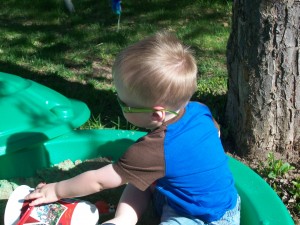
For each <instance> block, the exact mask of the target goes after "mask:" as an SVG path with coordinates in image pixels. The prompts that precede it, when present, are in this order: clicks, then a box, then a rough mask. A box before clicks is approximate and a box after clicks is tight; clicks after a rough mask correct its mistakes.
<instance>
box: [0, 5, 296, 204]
mask: <svg viewBox="0 0 300 225" xmlns="http://www.w3.org/2000/svg"><path fill="white" fill-rule="evenodd" d="M109 2H110V1H109V0H106V1H99V0H97V1H96V0H82V1H78V0H73V3H74V5H75V10H76V12H75V13H72V14H70V13H69V12H68V11H67V10H66V8H65V6H64V4H63V1H62V0H49V1H44V0H31V1H27V0H6V1H0V8H1V10H0V30H1V32H0V71H1V72H7V73H12V74H15V75H18V76H21V77H24V78H28V79H31V80H34V81H36V82H38V83H41V84H43V85H46V86H48V87H50V88H52V89H54V90H56V91H58V92H60V93H62V94H63V95H65V96H67V97H69V98H75V99H78V100H81V101H83V102H85V103H86V104H87V105H88V106H89V108H90V110H91V114H92V116H91V119H90V120H89V121H88V122H87V123H86V124H85V125H84V126H82V127H81V128H84V129H97V128H115V129H137V128H135V127H133V126H132V125H130V124H128V123H127V122H126V121H125V119H124V118H123V116H122V113H121V111H120V109H119V107H118V104H117V100H116V99H115V90H114V87H113V85H112V79H111V66H112V64H113V60H114V58H115V56H116V54H118V52H120V51H121V50H122V49H123V48H125V47H126V46H128V45H130V44H132V43H134V42H136V41H138V40H140V39H141V38H143V37H145V36H148V35H150V34H152V33H154V32H155V31H158V30H161V29H167V30H170V31H173V32H175V33H176V34H177V36H178V37H179V38H180V39H182V40H183V41H184V43H185V44H187V45H189V46H191V48H192V49H193V50H194V52H195V57H196V59H197V62H198V68H199V78H198V91H197V92H196V93H195V95H194V96H193V100H198V101H202V102H204V103H205V104H207V105H208V106H209V107H210V108H211V110H212V113H213V115H214V117H215V118H216V119H217V121H218V122H219V123H221V125H222V124H223V122H224V112H225V103H226V93H227V70H226V56H225V51H226V44H227V39H228V36H229V33H230V27H231V26H230V18H231V1H229V0H228V1H226V0H185V1H182V0H173V1H171V0H149V1H145V0H123V2H122V7H123V11H122V15H121V25H120V30H119V31H117V20H118V16H117V15H115V14H113V12H112V10H111V8H110V4H109ZM12 119H13V118H12ZM221 127H222V129H223V131H222V133H223V134H224V133H225V134H226V132H227V130H226V127H223V126H221ZM225 137H226V135H225ZM269 160H271V158H269ZM272 162H273V164H272V165H270V164H269V167H270V168H269V173H270V172H272V171H273V172H276V173H277V172H280V171H281V169H282V168H281V167H284V168H283V169H285V166H284V165H283V164H280V165H279V162H278V161H274V160H273V161H272ZM270 163H271V161H270ZM272 166H273V167H272ZM276 166H279V169H278V170H276V171H274V170H275V167H276ZM265 168H267V165H266V166H265ZM263 173H266V170H262V174H263ZM269 173H268V174H269ZM268 174H267V175H268ZM267 175H266V176H267ZM293 182H294V187H295V188H294V189H292V190H291V192H293V193H294V195H295V196H298V197H297V199H299V179H298V180H295V181H293ZM298 209H299V204H298Z"/></svg>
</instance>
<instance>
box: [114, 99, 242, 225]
mask: <svg viewBox="0 0 300 225" xmlns="http://www.w3.org/2000/svg"><path fill="white" fill-rule="evenodd" d="M114 168H115V170H116V171H117V172H118V173H119V174H120V176H121V177H122V178H124V179H127V180H128V181H129V182H131V183H132V184H133V185H135V186H136V187H138V188H139V189H141V190H145V189H146V188H147V187H149V186H150V185H151V183H153V182H155V183H156V189H157V190H158V191H159V192H160V193H162V194H163V195H165V196H166V198H167V202H168V204H169V205H170V206H171V207H172V208H173V209H174V210H175V211H177V212H179V213H182V214H183V215H184V214H187V215H192V216H195V217H198V218H200V219H201V220H204V221H207V222H211V221H215V220H219V219H220V218H221V217H222V216H223V215H224V213H225V212H226V211H228V210H230V209H232V208H233V207H234V206H235V204H236V201H237V191H236V189H235V186H234V180H233V177H232V174H231V172H230V170H229V167H228V157H227V155H226V154H225V152H224V149H223V147H222V143H221V141H220V138H219V135H218V129H217V128H216V126H215V124H214V122H213V118H212V115H211V112H210V111H209V109H208V107H207V106H205V105H203V104H201V103H198V102H190V103H189V104H188V105H187V106H186V107H185V110H184V112H181V114H180V116H178V117H177V118H174V119H172V120H171V121H167V122H166V123H165V124H164V125H163V126H162V127H160V128H158V129H156V130H154V131H152V132H150V133H149V134H148V135H146V136H145V137H143V138H141V139H140V140H138V141H137V143H135V144H134V145H133V146H131V147H130V148H129V150H128V151H127V152H126V153H125V154H124V156H123V157H122V158H121V159H120V160H119V161H118V162H117V163H116V164H114Z"/></svg>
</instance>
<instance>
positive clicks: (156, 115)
mask: <svg viewBox="0 0 300 225" xmlns="http://www.w3.org/2000/svg"><path fill="white" fill-rule="evenodd" d="M154 109H155V110H157V111H154V112H153V113H152V120H154V121H157V122H163V121H164V119H165V116H166V113H165V111H164V108H163V107H160V106H156V107H154Z"/></svg>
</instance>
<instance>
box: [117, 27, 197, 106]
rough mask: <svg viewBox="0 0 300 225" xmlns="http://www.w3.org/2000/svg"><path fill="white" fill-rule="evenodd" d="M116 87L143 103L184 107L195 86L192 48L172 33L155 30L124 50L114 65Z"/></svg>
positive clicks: (195, 66) (195, 69)
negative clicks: (122, 88) (149, 35)
mask: <svg viewBox="0 0 300 225" xmlns="http://www.w3.org/2000/svg"><path fill="white" fill-rule="evenodd" d="M113 76H114V80H115V84H116V86H118V84H121V85H122V86H123V87H125V88H126V89H127V90H128V91H129V93H131V94H133V96H135V97H137V98H139V99H140V100H142V101H143V102H145V103H146V104H148V105H149V104H152V105H153V106H154V105H157V104H158V105H161V106H163V107H169V108H170V109H179V108H181V107H183V106H184V105H185V104H186V103H187V102H188V101H189V100H190V98H191V97H192V95H193V94H194V92H195V91H196V88H197V65H196V61H195V59H194V57H193V54H192V51H191V50H190V49H189V48H188V47H186V46H184V45H183V44H182V43H181V42H180V41H179V40H178V39H177V38H176V37H175V36H174V35H172V34H170V33H168V32H158V33H156V34H155V35H154V36H151V37H148V38H146V39H144V40H142V41H139V42H137V43H136V44H133V45H131V46H129V47H128V48H126V49H125V50H123V51H122V52H121V53H120V54H119V55H118V56H117V58H116V61H115V63H114V65H113Z"/></svg>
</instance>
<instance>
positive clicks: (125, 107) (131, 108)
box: [117, 96, 178, 116]
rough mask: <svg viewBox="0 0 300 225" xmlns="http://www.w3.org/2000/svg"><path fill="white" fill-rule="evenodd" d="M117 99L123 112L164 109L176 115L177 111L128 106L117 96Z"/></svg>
mask: <svg viewBox="0 0 300 225" xmlns="http://www.w3.org/2000/svg"><path fill="white" fill-rule="evenodd" d="M117 100H118V103H119V105H120V107H121V109H122V111H123V112H124V113H149V112H155V111H165V112H168V113H172V114H174V115H176V116H178V113H177V112H175V111H172V110H169V109H164V108H162V109H160V110H157V109H151V108H142V107H140V108H139V107H130V106H128V105H126V104H125V103H124V102H122V100H121V99H120V98H119V97H118V96H117Z"/></svg>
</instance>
